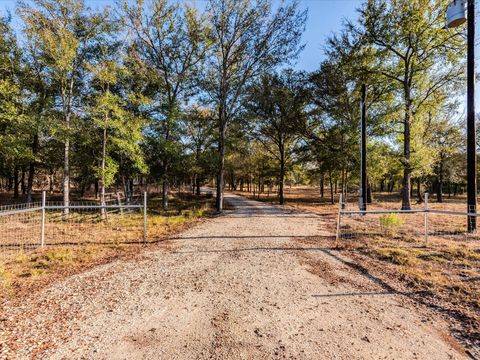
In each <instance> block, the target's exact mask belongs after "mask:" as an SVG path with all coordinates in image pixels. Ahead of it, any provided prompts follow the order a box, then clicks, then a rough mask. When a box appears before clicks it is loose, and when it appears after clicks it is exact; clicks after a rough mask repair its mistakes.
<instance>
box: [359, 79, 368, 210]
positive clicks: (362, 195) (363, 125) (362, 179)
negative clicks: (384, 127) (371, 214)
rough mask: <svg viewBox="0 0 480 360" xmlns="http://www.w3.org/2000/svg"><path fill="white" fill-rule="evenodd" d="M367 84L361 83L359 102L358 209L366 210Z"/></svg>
mask: <svg viewBox="0 0 480 360" xmlns="http://www.w3.org/2000/svg"><path fill="white" fill-rule="evenodd" d="M366 98H367V86H366V85H365V84H362V102H361V128H362V130H361V131H362V135H361V141H360V148H361V153H362V154H361V170H360V210H367V104H366Z"/></svg>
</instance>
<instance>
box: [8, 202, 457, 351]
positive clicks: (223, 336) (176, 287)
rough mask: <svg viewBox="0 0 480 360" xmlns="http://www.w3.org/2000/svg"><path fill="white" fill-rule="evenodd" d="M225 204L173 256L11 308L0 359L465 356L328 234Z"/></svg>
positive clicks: (114, 269) (310, 223) (49, 291)
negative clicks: (346, 258)
mask: <svg viewBox="0 0 480 360" xmlns="http://www.w3.org/2000/svg"><path fill="white" fill-rule="evenodd" d="M226 201H227V202H228V203H229V204H231V205H233V206H234V207H235V210H229V211H227V213H226V214H225V215H224V216H220V217H217V218H215V219H211V220H209V221H206V222H204V223H201V224H200V225H198V226H196V227H194V228H192V229H190V230H188V231H186V232H184V233H182V234H181V235H179V236H177V237H176V238H174V239H172V240H171V243H172V247H171V250H168V251H166V250H158V251H154V252H149V253H147V254H146V256H145V257H143V258H141V259H138V260H132V261H127V260H123V261H115V262H113V263H110V264H107V265H102V266H98V267H96V268H94V269H92V270H89V271H87V272H85V273H82V274H79V275H75V276H72V277H70V278H67V279H65V280H62V281H60V282H57V283H54V284H53V285H51V286H50V287H48V288H46V289H44V290H42V291H41V292H40V293H38V294H36V295H35V297H34V298H32V299H31V301H29V302H28V303H25V304H23V306H22V307H20V308H10V309H7V313H8V314H7V316H8V321H9V322H10V323H11V322H14V323H15V332H13V331H9V332H8V333H7V332H4V333H3V336H4V340H5V339H7V338H8V339H9V341H10V342H9V344H14V345H10V348H7V347H6V346H5V344H6V342H4V343H3V348H2V347H0V358H2V355H1V354H3V357H5V358H10V357H11V358H31V357H39V358H52V359H84V358H85V359H168V360H170V359H283V358H287V359H413V358H418V359H452V358H463V357H464V355H462V354H461V353H460V352H458V351H457V350H455V349H456V348H457V345H456V343H455V342H454V341H453V340H452V339H451V338H450V337H449V336H448V335H446V334H447V330H446V324H445V323H443V322H442V320H440V319H438V318H436V317H435V315H433V314H432V313H430V312H428V311H427V310H425V309H421V308H417V307H415V306H414V305H413V304H412V303H410V302H409V301H406V300H405V299H404V297H403V296H402V295H398V294H396V293H394V292H391V291H386V290H385V288H384V287H382V286H381V285H379V284H378V283H377V282H376V281H374V280H375V279H372V278H371V277H368V276H365V274H364V275H362V274H361V273H359V272H355V271H352V270H351V268H349V267H348V266H346V265H345V264H344V263H343V262H342V259H341V258H340V257H339V255H338V254H337V253H336V252H335V251H332V250H328V249H324V248H321V247H319V246H315V245H314V242H312V241H311V240H312V239H315V238H317V237H322V236H331V234H329V233H328V232H327V231H326V230H325V229H326V226H325V224H324V223H322V220H321V219H320V218H319V217H317V216H315V215H312V214H306V213H299V212H292V211H290V210H284V209H282V208H280V207H273V206H269V205H265V204H262V203H258V202H255V201H251V200H246V199H244V198H241V197H238V196H235V195H227V196H226ZM302 239H308V240H309V241H308V244H310V245H305V244H304V243H302V241H301V240H302ZM312 243H313V245H312ZM47 324H48V325H47ZM0 326H2V322H0ZM0 335H2V333H1V332H0ZM12 339H13V340H12ZM0 340H1V339H0ZM1 351H3V353H2V352H1Z"/></svg>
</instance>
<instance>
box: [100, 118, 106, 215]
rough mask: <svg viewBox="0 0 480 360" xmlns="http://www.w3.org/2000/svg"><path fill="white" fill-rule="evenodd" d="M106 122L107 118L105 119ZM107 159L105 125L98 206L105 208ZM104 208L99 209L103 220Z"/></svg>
mask: <svg viewBox="0 0 480 360" xmlns="http://www.w3.org/2000/svg"><path fill="white" fill-rule="evenodd" d="M105 121H107V118H106V119H105ZM106 157H107V126H106V124H105V126H104V128H103V137H102V166H101V168H102V174H101V176H100V184H99V185H100V204H102V206H105V162H106ZM105 214H106V211H105V208H102V209H101V215H102V218H105Z"/></svg>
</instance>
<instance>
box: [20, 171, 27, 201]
mask: <svg viewBox="0 0 480 360" xmlns="http://www.w3.org/2000/svg"><path fill="white" fill-rule="evenodd" d="M20 184H21V189H22V195H25V194H26V193H27V187H26V186H25V167H22V177H21V180H20Z"/></svg>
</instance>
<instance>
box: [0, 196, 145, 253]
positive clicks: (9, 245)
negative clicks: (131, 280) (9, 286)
mask: <svg viewBox="0 0 480 360" xmlns="http://www.w3.org/2000/svg"><path fill="white" fill-rule="evenodd" d="M134 242H144V243H146V242H147V194H146V193H144V194H143V197H141V198H137V199H136V200H135V199H132V200H130V201H128V202H126V201H124V202H123V203H122V201H121V199H120V198H117V199H113V200H109V201H105V202H104V203H103V204H98V203H97V202H93V201H79V202H71V203H70V204H69V205H68V206H64V205H63V204H62V203H60V202H47V201H46V196H45V192H44V193H43V194H42V202H37V203H32V204H20V205H11V206H2V207H0V258H1V257H8V256H10V255H15V254H17V253H19V252H23V251H28V250H34V249H37V248H43V247H46V246H51V245H72V244H87V243H91V244H115V243H134Z"/></svg>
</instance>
